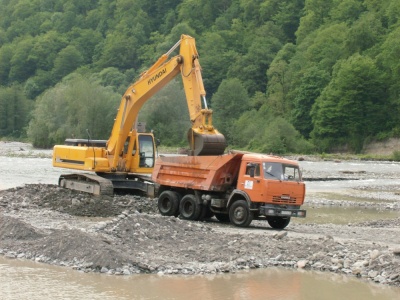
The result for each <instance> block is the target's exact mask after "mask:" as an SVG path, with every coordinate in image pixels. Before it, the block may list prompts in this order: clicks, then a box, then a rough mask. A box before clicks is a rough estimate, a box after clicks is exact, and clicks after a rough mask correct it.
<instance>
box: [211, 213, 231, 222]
mask: <svg viewBox="0 0 400 300" xmlns="http://www.w3.org/2000/svg"><path fill="white" fill-rule="evenodd" d="M215 217H216V218H217V220H218V221H220V222H221V223H228V222H229V221H230V220H229V215H228V214H221V213H216V214H215Z"/></svg>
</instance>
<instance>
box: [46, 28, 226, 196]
mask: <svg viewBox="0 0 400 300" xmlns="http://www.w3.org/2000/svg"><path fill="white" fill-rule="evenodd" d="M178 47H179V55H176V56H174V57H171V58H170V55H171V54H172V53H173V52H174V50H175V49H177V48H178ZM179 73H180V74H181V76H182V82H183V86H184V90H185V94H186V100H187V105H188V108H189V117H190V121H191V124H192V126H191V128H190V129H189V131H188V141H189V145H190V150H189V155H192V156H200V155H220V154H223V153H224V151H225V148H226V141H225V137H224V136H223V135H222V134H221V133H220V132H218V131H217V130H216V129H215V128H214V127H213V125H212V110H211V109H208V107H207V102H206V98H205V95H206V92H205V89H204V85H203V79H202V76H201V67H200V63H199V54H198V52H197V49H196V44H195V39H194V38H193V37H190V36H188V35H182V36H181V38H180V40H179V41H178V42H177V43H176V44H175V45H174V46H173V47H172V48H171V49H170V50H169V51H168V52H167V53H165V54H163V55H162V56H161V57H160V58H159V59H158V60H157V62H156V63H154V65H152V66H151V67H150V68H149V69H148V70H147V71H145V72H143V73H142V74H141V75H140V78H139V79H138V80H137V81H136V82H135V83H133V84H132V85H131V86H129V88H128V89H127V90H126V92H125V94H124V95H123V97H122V100H121V103H120V106H119V109H118V112H117V116H116V118H115V122H114V126H113V129H112V131H111V135H110V137H109V139H108V140H92V139H91V138H88V139H67V140H66V141H65V145H56V146H54V150H53V166H54V167H60V168H67V169H75V170H81V171H89V172H91V173H87V172H78V173H75V174H66V175H61V176H60V178H59V186H61V187H64V188H68V189H74V190H78V191H84V192H88V193H92V194H95V195H112V194H113V193H114V190H116V189H118V190H126V191H130V192H132V191H133V192H144V193H146V194H149V195H151V194H152V193H153V192H154V190H153V189H154V186H153V185H152V184H148V181H149V180H150V177H149V176H150V174H151V173H152V171H153V166H154V162H155V158H156V152H157V151H156V143H155V140H154V136H153V134H152V133H145V132H142V130H140V126H137V124H138V122H137V117H138V114H139V111H140V109H141V107H142V105H143V104H144V103H145V102H146V101H147V100H149V99H150V98H151V97H152V96H153V95H154V94H155V93H156V92H158V91H159V90H160V89H162V88H163V87H164V86H165V85H166V84H167V83H168V82H170V81H171V80H172V79H173V78H174V77H175V76H177V75H178V74H179ZM99 117H101V116H99ZM88 134H89V133H88Z"/></svg>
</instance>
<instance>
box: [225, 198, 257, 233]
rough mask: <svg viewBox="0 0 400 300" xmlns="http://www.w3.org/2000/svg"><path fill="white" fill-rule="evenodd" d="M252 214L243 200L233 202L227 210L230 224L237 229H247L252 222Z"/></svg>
mask: <svg viewBox="0 0 400 300" xmlns="http://www.w3.org/2000/svg"><path fill="white" fill-rule="evenodd" d="M253 217H254V216H253V212H252V211H250V209H249V206H248V205H247V202H246V201H245V200H237V201H235V202H234V203H233V204H232V206H231V207H230V209H229V219H230V220H231V223H232V224H234V225H236V226H239V227H247V226H249V225H250V223H251V221H253Z"/></svg>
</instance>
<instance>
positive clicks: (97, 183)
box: [58, 173, 114, 196]
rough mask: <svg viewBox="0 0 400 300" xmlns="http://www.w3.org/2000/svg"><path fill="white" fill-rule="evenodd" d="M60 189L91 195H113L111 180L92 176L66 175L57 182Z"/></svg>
mask: <svg viewBox="0 0 400 300" xmlns="http://www.w3.org/2000/svg"><path fill="white" fill-rule="evenodd" d="M58 185H59V186H60V187H63V188H66V189H70V190H75V191H79V192H85V193H89V194H93V195H98V196H99V195H107V196H113V195H114V187H113V183H112V181H111V180H109V179H106V178H103V177H101V176H98V175H94V174H86V173H79V174H66V175H61V176H60V178H59V180H58Z"/></svg>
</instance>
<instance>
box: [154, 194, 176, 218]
mask: <svg viewBox="0 0 400 300" xmlns="http://www.w3.org/2000/svg"><path fill="white" fill-rule="evenodd" d="M157 204H158V210H159V212H160V214H161V215H163V216H176V215H178V210H179V195H178V193H176V192H174V191H164V192H162V193H161V195H160V197H158V203H157Z"/></svg>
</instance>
